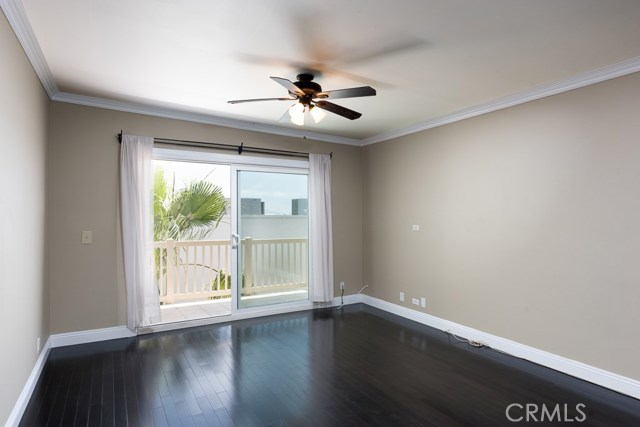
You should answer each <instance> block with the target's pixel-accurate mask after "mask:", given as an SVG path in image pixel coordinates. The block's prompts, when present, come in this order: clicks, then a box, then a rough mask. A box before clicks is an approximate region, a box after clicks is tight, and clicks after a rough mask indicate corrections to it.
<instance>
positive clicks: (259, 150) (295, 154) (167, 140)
mask: <svg viewBox="0 0 640 427" xmlns="http://www.w3.org/2000/svg"><path fill="white" fill-rule="evenodd" d="M118 142H119V143H122V131H120V133H118ZM153 142H154V143H158V144H169V145H179V146H185V147H205V148H217V149H220V150H231V151H236V152H237V153H238V154H240V155H241V154H242V153H259V154H277V155H279V156H288V157H303V158H309V153H304V152H302V151H288V150H276V149H274V148H260V147H249V146H246V145H244V142H243V143H241V144H240V145H232V144H222V143H218V142H202V141H189V140H185V139H170V138H155V137H154V138H153ZM329 156H330V157H333V152H331V153H330V154H329Z"/></svg>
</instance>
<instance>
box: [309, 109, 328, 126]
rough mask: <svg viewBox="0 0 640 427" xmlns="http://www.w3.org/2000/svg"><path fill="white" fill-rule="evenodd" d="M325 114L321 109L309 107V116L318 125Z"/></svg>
mask: <svg viewBox="0 0 640 427" xmlns="http://www.w3.org/2000/svg"><path fill="white" fill-rule="evenodd" d="M326 115H327V113H325V112H324V111H323V110H322V109H321V108H317V107H313V106H312V107H311V116H312V117H313V121H314V122H316V124H317V123H320V122H321V121H322V119H324V118H325V117H326Z"/></svg>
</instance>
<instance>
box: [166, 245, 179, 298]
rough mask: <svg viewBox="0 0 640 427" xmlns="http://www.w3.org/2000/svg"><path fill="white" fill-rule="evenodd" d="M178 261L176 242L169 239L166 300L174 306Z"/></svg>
mask: <svg viewBox="0 0 640 427" xmlns="http://www.w3.org/2000/svg"><path fill="white" fill-rule="evenodd" d="M176 261H177V256H176V242H175V240H173V239H167V297H166V299H165V301H166V303H167V304H173V302H174V296H173V295H174V292H175V289H174V286H175V284H174V279H175V273H174V271H175V267H176Z"/></svg>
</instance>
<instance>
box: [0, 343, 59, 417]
mask: <svg viewBox="0 0 640 427" xmlns="http://www.w3.org/2000/svg"><path fill="white" fill-rule="evenodd" d="M50 350H51V337H49V338H48V339H47V341H46V342H45V343H44V347H42V351H40V355H39V356H38V359H37V360H36V364H35V365H34V367H33V369H32V370H31V375H29V378H27V382H26V383H25V385H24V387H23V388H22V393H20V396H19V397H18V401H17V402H16V404H15V405H14V406H13V410H12V411H11V414H9V418H8V419H7V422H6V423H5V427H18V424H20V420H21V419H22V415H24V411H25V410H26V409H27V405H28V404H29V400H31V395H32V394H33V390H35V388H36V384H37V383H38V379H39V378H40V374H41V373H42V369H43V368H44V364H45V363H46V361H47V357H49V351H50Z"/></svg>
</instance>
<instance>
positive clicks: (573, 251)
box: [363, 74, 640, 379]
mask: <svg viewBox="0 0 640 427" xmlns="http://www.w3.org/2000/svg"><path fill="white" fill-rule="evenodd" d="M638 117H640V74H634V75H630V76H626V77H623V78H618V79H615V80H611V81H608V82H605V83H600V84H597V85H594V86H590V87H586V88H583V89H579V90H574V91H571V92H567V93H564V94H561V95H557V96H553V97H550V98H546V99H542V100H539V101H535V102H530V103H527V104H524V105H521V106H518V107H514V108H509V109H506V110H502V111H498V112H495V113H491V114H488V115H484V116H480V117H477V118H474V119H470V120H465V121H461V122H458V123H455V124H451V125H447V126H443V127H439V128H436V129H432V130H428V131H424V132H421V133H417V134H413V135H410V136H406V137H402V138H399V139H397V140H393V141H388V142H384V143H380V144H375V145H372V146H368V147H366V148H365V150H364V153H363V156H364V158H363V162H364V165H363V168H364V174H365V175H364V183H365V196H364V213H365V226H364V227H365V231H364V248H365V264H364V271H365V281H366V283H369V284H370V286H371V292H372V294H373V295H374V296H375V297H378V298H381V299H384V300H387V301H390V302H393V303H396V304H402V303H400V302H399V292H400V291H404V292H405V293H406V296H407V300H408V301H410V300H411V298H412V297H417V298H419V297H426V298H427V308H426V310H425V311H426V312H427V313H430V314H433V315H435V316H438V317H441V318H444V319H447V320H451V321H454V322H457V323H460V324H463V325H466V326H469V327H472V328H476V329H478V330H481V331H485V332H489V333H492V334H495V335H498V336H501V337H506V338H509V339H512V340H514V341H517V342H521V343H524V344H527V345H530V346H533V347H536V348H539V349H543V350H546V351H549V352H551V353H555V354H558V355H561V356H565V357H568V358H571V359H574V360H578V361H581V362H584V363H587V364H590V365H593V366H597V367H600V368H603V369H606V370H609V371H613V372H616V373H619V374H622V375H625V376H628V377H632V378H635V379H640V364H639V363H638V360H640V335H639V334H638V324H640V310H638V302H640V261H639V260H640V120H638ZM412 224H418V225H420V227H421V229H420V231H418V232H414V231H411V226H412ZM403 305H405V306H407V307H410V308H415V306H412V305H411V303H410V302H405V303H404V304H403ZM420 310H422V309H420Z"/></svg>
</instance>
